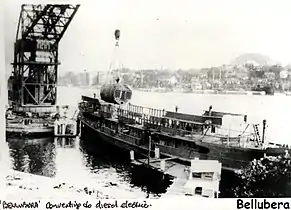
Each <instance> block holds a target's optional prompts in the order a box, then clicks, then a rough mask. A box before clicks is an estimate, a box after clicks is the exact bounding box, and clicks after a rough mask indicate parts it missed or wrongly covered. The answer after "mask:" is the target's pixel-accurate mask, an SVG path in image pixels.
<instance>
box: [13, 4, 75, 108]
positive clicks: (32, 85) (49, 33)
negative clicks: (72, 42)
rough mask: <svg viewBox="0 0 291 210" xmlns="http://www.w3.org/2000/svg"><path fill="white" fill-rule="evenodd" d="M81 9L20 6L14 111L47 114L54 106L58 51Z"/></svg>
mask: <svg viewBox="0 0 291 210" xmlns="http://www.w3.org/2000/svg"><path fill="white" fill-rule="evenodd" d="M79 6H80V5H64V4H47V5H22V7H21V12H20V16H19V22H18V28H17V34H16V41H15V44H14V62H13V63H12V65H13V72H12V76H11V77H10V79H9V83H10V93H9V98H10V101H12V103H13V104H14V105H13V107H14V110H15V111H24V112H25V111H28V112H38V113H39V112H44V111H45V112H50V110H51V109H53V108H54V105H56V102H57V101H56V99H57V75H58V65H59V64H60V63H59V60H58V48H59V42H60V40H61V39H62V37H63V35H64V33H65V31H66V30H67V28H68V26H69V24H70V23H71V21H72V19H73V17H74V16H75V14H76V12H77V10H78V8H79Z"/></svg>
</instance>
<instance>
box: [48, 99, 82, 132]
mask: <svg viewBox="0 0 291 210" xmlns="http://www.w3.org/2000/svg"><path fill="white" fill-rule="evenodd" d="M68 109H69V106H68V105H66V106H62V107H60V106H57V117H56V120H55V122H54V136H55V137H76V136H77V135H78V132H77V130H78V125H77V121H76V120H75V119H73V118H74V116H73V118H72V119H70V118H68V117H67V110H68Z"/></svg>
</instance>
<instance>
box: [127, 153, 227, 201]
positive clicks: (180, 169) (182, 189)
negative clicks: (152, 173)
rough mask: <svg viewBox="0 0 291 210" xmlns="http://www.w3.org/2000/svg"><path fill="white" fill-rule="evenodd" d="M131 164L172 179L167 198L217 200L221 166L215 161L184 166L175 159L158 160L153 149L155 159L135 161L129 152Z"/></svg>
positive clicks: (158, 155) (197, 162)
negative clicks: (184, 197)
mask: <svg viewBox="0 0 291 210" xmlns="http://www.w3.org/2000/svg"><path fill="white" fill-rule="evenodd" d="M130 159H131V163H132V164H134V165H144V166H147V167H150V168H153V169H154V170H157V171H160V172H162V173H163V174H167V175H169V176H171V177H173V178H174V182H173V184H172V185H171V186H170V188H169V189H168V190H167V193H166V195H165V196H166V197H167V196H176V195H190V196H196V197H209V198H218V196H219V184H220V179H221V178H220V177H221V171H222V164H221V163H220V162H219V161H217V160H199V159H198V158H195V159H193V160H191V165H190V166H186V165H184V164H180V163H177V162H175V159H176V157H169V158H160V151H159V148H155V157H154V158H151V157H150V155H149V157H148V158H147V159H135V158H134V151H132V150H131V151H130Z"/></svg>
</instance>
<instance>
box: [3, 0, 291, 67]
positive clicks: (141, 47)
mask: <svg viewBox="0 0 291 210" xmlns="http://www.w3.org/2000/svg"><path fill="white" fill-rule="evenodd" d="M12 2H13V3H11V2H10V3H6V6H5V19H4V23H5V54H6V57H5V61H6V65H7V69H8V68H11V67H10V66H9V64H10V63H11V61H12V60H13V42H14V41H15V34H16V28H17V21H18V16H19V12H20V3H19V2H20V1H18V2H17V1H12ZM66 3H74V2H69V1H67V2H66ZM290 9H291V2H290V1H289V0H219V1H218V0H122V1H121V0H106V1H105V0H102V1H101V0H95V1H88V0H87V1H82V4H81V6H80V8H79V11H78V12H77V14H76V16H75V17H74V19H73V21H72V22H71V25H70V26H69V28H68V30H67V31H66V33H65V35H64V37H63V39H62V40H61V42H60V45H59V60H60V62H61V66H60V67H59V69H60V71H61V72H66V71H74V72H82V71H84V70H87V71H108V70H109V64H110V62H111V61H112V60H113V59H114V53H113V52H114V44H115V41H114V31H115V29H120V31H121V37H120V48H119V54H118V59H119V61H120V62H121V63H122V65H123V66H124V67H127V68H131V69H153V68H154V69H160V68H162V67H163V68H167V69H189V68H203V67H211V66H217V65H222V64H228V63H230V62H231V60H233V59H234V58H236V57H237V56H239V55H241V54H244V53H259V54H262V55H267V56H269V57H270V58H272V59H274V60H276V61H278V62H280V63H281V64H283V65H286V64H289V63H291V22H290V20H291V13H290Z"/></svg>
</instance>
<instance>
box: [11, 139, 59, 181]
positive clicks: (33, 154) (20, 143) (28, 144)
mask: <svg viewBox="0 0 291 210" xmlns="http://www.w3.org/2000/svg"><path fill="white" fill-rule="evenodd" d="M7 142H8V146H9V149H10V157H11V162H12V167H13V169H14V170H18V171H22V172H27V173H32V174H37V175H42V176H48V177H52V176H54V175H55V167H56V166H55V156H56V153H55V145H54V142H53V139H52V138H40V139H16V138H9V139H7Z"/></svg>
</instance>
